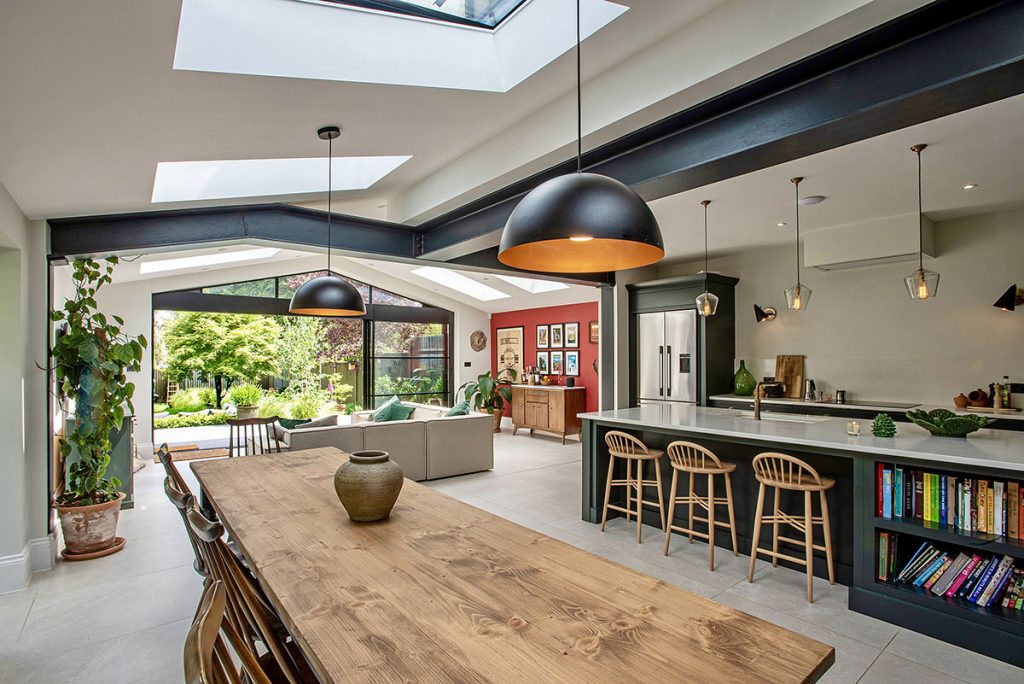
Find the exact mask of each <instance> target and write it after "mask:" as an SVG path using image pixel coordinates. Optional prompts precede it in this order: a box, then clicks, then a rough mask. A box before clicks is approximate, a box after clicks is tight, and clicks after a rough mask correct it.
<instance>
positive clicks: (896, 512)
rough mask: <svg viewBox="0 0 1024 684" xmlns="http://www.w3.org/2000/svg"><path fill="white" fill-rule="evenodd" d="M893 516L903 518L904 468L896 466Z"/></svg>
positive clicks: (893, 484) (893, 486)
mask: <svg viewBox="0 0 1024 684" xmlns="http://www.w3.org/2000/svg"><path fill="white" fill-rule="evenodd" d="M892 514H893V516H894V517H896V518H902V517H903V468H901V467H899V466H896V468H895V469H894V470H893V474H892Z"/></svg>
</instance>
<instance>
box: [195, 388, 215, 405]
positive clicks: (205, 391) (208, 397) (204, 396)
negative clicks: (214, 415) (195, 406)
mask: <svg viewBox="0 0 1024 684" xmlns="http://www.w3.org/2000/svg"><path fill="white" fill-rule="evenodd" d="M199 401H201V402H203V403H204V404H206V406H207V407H209V408H217V390H215V389H213V388H212V387H200V388H199Z"/></svg>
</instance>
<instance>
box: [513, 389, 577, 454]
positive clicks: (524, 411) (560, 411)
mask: <svg viewBox="0 0 1024 684" xmlns="http://www.w3.org/2000/svg"><path fill="white" fill-rule="evenodd" d="M586 405H587V388H586V387H564V386H562V385H512V434H513V435H515V434H516V432H517V431H518V430H519V428H529V429H530V434H533V431H534V430H541V431H543V432H552V433H554V434H556V435H561V437H562V444H565V438H566V436H567V435H581V434H582V432H583V422H582V421H581V420H580V419H579V418H577V416H578V415H579V414H580V413H583V412H584V411H585V410H586ZM581 439H582V438H581Z"/></svg>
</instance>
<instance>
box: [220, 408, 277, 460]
mask: <svg viewBox="0 0 1024 684" xmlns="http://www.w3.org/2000/svg"><path fill="white" fill-rule="evenodd" d="M278 420H279V418H278V417H277V416H272V417H270V418H237V419H235V418H229V419H228V421H227V423H228V455H229V456H236V455H238V453H239V452H240V453H241V454H242V455H245V456H253V455H259V454H269V453H271V452H275V453H278V454H279V453H281V443H280V442H279V441H277V435H276V433H275V431H274V423H276V422H277V421H278ZM250 445H252V449H251V450H250V449H249V446H250Z"/></svg>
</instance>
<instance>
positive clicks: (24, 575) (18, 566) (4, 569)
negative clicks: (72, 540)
mask: <svg viewBox="0 0 1024 684" xmlns="http://www.w3.org/2000/svg"><path fill="white" fill-rule="evenodd" d="M56 558H57V539H56V537H55V536H54V535H52V534H51V535H48V536H46V537H40V538H38V539H30V540H29V542H28V543H27V544H25V548H23V549H22V550H21V551H20V552H19V553H12V554H11V555H9V556H2V557H0V594H5V593H7V592H11V591H19V590H21V589H24V588H25V587H27V586H28V581H29V578H30V577H31V576H32V573H33V572H39V571H40V570H49V569H51V568H52V567H53V564H54V562H55V560H56Z"/></svg>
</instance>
